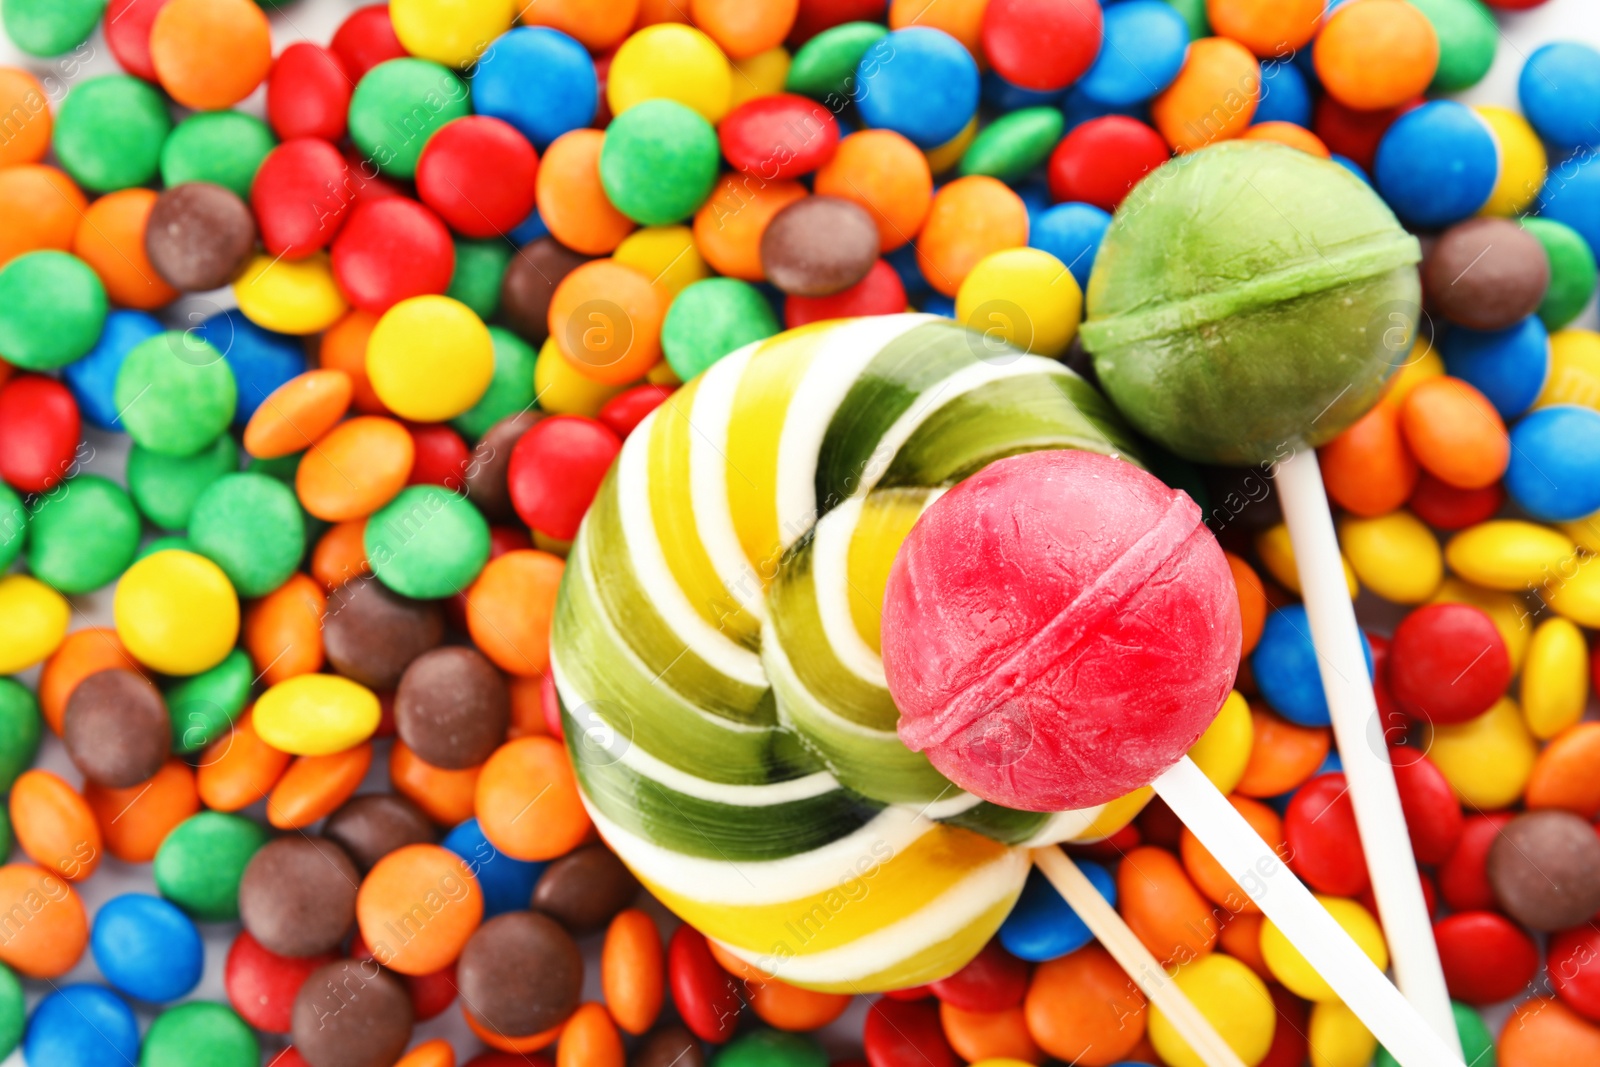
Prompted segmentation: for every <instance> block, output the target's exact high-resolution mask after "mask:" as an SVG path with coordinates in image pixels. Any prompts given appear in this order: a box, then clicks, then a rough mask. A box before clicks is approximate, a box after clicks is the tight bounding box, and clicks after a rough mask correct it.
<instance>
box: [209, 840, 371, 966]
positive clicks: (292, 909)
mask: <svg viewBox="0 0 1600 1067" xmlns="http://www.w3.org/2000/svg"><path fill="white" fill-rule="evenodd" d="M360 884H361V875H360V874H359V873H358V872H357V871H356V865H355V864H354V863H353V862H351V860H350V856H349V855H348V854H347V853H346V852H345V850H344V849H343V848H341V847H339V846H338V845H336V844H334V843H333V842H332V841H329V840H328V839H327V838H325V837H315V836H311V835H308V834H291V835H289V836H287V837H280V838H278V840H276V841H273V842H271V843H270V844H268V845H266V846H265V847H264V848H262V849H261V850H260V851H259V852H257V853H256V854H255V855H254V856H252V857H251V858H250V864H249V866H247V867H246V868H245V869H244V878H243V879H242V880H241V881H240V882H239V919H240V921H241V922H243V923H244V928H245V929H246V930H248V931H250V936H251V937H254V938H255V939H256V940H257V941H258V942H260V944H261V946H262V947H263V948H265V949H266V950H267V951H269V952H276V953H277V954H278V955H280V956H315V955H318V954H319V953H323V952H329V951H332V950H333V949H335V948H337V947H338V946H339V944H340V943H341V942H343V941H344V935H345V934H347V933H349V932H350V927H351V926H353V925H355V921H356V889H357V888H358V887H359V885H360Z"/></svg>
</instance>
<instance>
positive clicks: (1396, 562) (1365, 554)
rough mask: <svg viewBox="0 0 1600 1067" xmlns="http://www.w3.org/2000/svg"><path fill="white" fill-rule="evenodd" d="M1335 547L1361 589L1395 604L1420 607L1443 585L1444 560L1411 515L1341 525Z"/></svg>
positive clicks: (1421, 524)
mask: <svg viewBox="0 0 1600 1067" xmlns="http://www.w3.org/2000/svg"><path fill="white" fill-rule="evenodd" d="M1339 546H1340V548H1342V549H1343V550H1344V554H1345V558H1347V559H1348V560H1349V561H1350V566H1351V568H1352V569H1353V570H1354V571H1355V572H1356V577H1357V578H1358V579H1360V580H1361V584H1362V585H1364V586H1366V587H1367V588H1368V589H1371V590H1372V591H1373V592H1374V593H1376V594H1378V595H1379V596H1381V597H1383V599H1385V600H1388V601H1392V602H1394V603H1396V604H1420V603H1422V602H1423V601H1425V600H1427V599H1428V598H1429V597H1431V596H1432V595H1433V594H1434V593H1435V592H1436V591H1437V590H1438V588H1439V583H1440V582H1441V581H1443V580H1444V555H1443V553H1441V552H1440V551H1439V540H1438V538H1436V537H1434V536H1433V531H1432V530H1430V529H1428V526H1427V524H1426V523H1424V522H1423V521H1422V520H1421V519H1419V518H1417V517H1416V516H1415V515H1413V514H1411V512H1409V511H1405V510H1400V511H1392V512H1390V513H1389V514H1387V515H1380V516H1379V517H1378V518H1375V519H1346V520H1345V521H1344V522H1341V523H1340V524H1339Z"/></svg>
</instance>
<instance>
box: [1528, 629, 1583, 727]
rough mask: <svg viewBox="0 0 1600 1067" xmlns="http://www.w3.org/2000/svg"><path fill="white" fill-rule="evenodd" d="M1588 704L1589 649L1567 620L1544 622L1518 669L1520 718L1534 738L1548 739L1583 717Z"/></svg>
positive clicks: (1580, 633)
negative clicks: (1520, 698)
mask: <svg viewBox="0 0 1600 1067" xmlns="http://www.w3.org/2000/svg"><path fill="white" fill-rule="evenodd" d="M1588 701H1589V649H1588V646H1587V645H1586V644H1585V643H1584V640H1583V631H1582V630H1579V629H1578V628H1577V627H1576V626H1575V625H1573V624H1572V623H1571V622H1570V621H1568V620H1567V619H1561V618H1553V619H1546V620H1545V621H1544V622H1541V623H1540V624H1539V627H1538V629H1536V630H1534V631H1533V640H1531V641H1529V642H1528V662H1527V663H1525V664H1523V667H1522V717H1523V718H1524V719H1525V720H1527V723H1528V729H1529V731H1531V732H1532V734H1533V736H1534V737H1537V738H1540V739H1541V740H1546V741H1547V740H1549V739H1550V738H1552V737H1554V736H1555V735H1556V734H1559V733H1560V732H1561V731H1563V730H1565V729H1566V728H1567V727H1569V726H1571V725H1572V724H1573V723H1575V722H1577V721H1578V720H1579V719H1581V718H1583V708H1584V705H1585V704H1587V703H1588Z"/></svg>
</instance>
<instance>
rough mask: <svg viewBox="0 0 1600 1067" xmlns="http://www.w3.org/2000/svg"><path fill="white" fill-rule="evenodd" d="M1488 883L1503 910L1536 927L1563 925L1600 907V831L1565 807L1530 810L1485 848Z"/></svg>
mask: <svg viewBox="0 0 1600 1067" xmlns="http://www.w3.org/2000/svg"><path fill="white" fill-rule="evenodd" d="M1488 876H1489V886H1490V888H1491V889H1493V890H1494V897H1495V900H1497V901H1499V903H1500V906H1501V907H1502V908H1504V909H1505V911H1506V914H1508V915H1510V916H1511V917H1512V918H1513V919H1515V920H1517V921H1518V922H1520V923H1521V924H1522V925H1524V926H1527V927H1530V928H1532V929H1534V930H1564V929H1566V928H1567V927H1569V926H1577V925H1578V924H1579V923H1585V922H1588V921H1589V920H1590V919H1592V918H1593V917H1594V915H1595V913H1596V912H1600V836H1597V835H1596V834H1595V829H1594V827H1592V826H1590V825H1589V823H1588V821H1587V820H1585V819H1583V818H1581V817H1579V816H1577V815H1574V814H1572V813H1571V812H1566V811H1531V812H1528V813H1527V814H1525V815H1518V816H1517V817H1516V818H1514V819H1512V820H1511V821H1510V822H1508V823H1506V824H1505V826H1503V827H1501V829H1500V835H1499V836H1498V837H1496V838H1495V841H1494V844H1493V845H1491V846H1490V847H1489V861H1488Z"/></svg>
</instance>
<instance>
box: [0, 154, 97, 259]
mask: <svg viewBox="0 0 1600 1067" xmlns="http://www.w3.org/2000/svg"><path fill="white" fill-rule="evenodd" d="M88 205H89V200H88V198H87V197H85V196H84V195H83V190H81V189H79V188H78V185H77V183H76V182H74V181H73V180H72V179H71V178H69V177H67V175H66V173H65V172H64V171H60V170H57V169H56V168H55V167H47V166H44V165H43V164H33V163H30V164H25V165H23V166H17V167H5V168H3V169H0V212H3V213H4V214H5V218H6V224H5V225H4V226H0V267H3V266H5V265H6V264H7V263H9V262H11V260H13V259H15V258H16V257H17V256H20V255H22V254H23V253H24V252H37V251H39V250H40V249H43V248H54V249H57V250H59V251H62V252H65V251H67V250H68V249H70V248H71V247H72V239H73V237H75V236H76V235H77V233H78V224H79V222H80V221H82V219H83V212H84V209H85V208H86V207H88Z"/></svg>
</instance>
